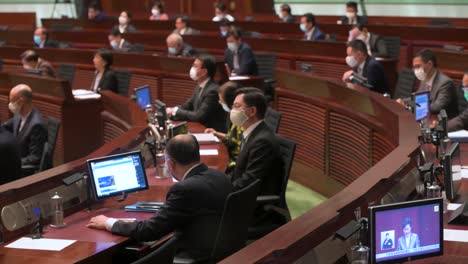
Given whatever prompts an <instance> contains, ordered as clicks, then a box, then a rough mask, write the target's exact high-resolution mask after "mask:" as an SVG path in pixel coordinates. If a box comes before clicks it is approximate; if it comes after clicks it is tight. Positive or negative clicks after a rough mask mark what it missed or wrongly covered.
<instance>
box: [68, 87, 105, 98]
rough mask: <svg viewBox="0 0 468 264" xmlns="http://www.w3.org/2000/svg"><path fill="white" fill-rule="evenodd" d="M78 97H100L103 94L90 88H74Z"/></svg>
mask: <svg viewBox="0 0 468 264" xmlns="http://www.w3.org/2000/svg"><path fill="white" fill-rule="evenodd" d="M72 92H73V96H74V97H75V98H76V99H99V98H101V95H100V94H98V93H95V92H93V91H90V90H84V89H76V90H72Z"/></svg>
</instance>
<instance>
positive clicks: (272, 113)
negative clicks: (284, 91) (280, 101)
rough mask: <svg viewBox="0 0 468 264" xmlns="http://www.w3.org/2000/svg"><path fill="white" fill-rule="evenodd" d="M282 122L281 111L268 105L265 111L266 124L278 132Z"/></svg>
mask: <svg viewBox="0 0 468 264" xmlns="http://www.w3.org/2000/svg"><path fill="white" fill-rule="evenodd" d="M280 122H281V112H278V111H276V110H275V109H273V108H271V107H268V109H267V110H266V112H265V124H266V125H267V126H268V127H269V128H270V129H271V130H272V131H273V132H275V133H278V129H279V126H280Z"/></svg>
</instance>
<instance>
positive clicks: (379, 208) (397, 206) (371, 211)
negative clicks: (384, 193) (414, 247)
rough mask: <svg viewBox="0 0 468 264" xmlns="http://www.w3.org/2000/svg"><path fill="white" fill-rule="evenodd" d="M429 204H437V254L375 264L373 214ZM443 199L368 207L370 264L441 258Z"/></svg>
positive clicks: (442, 251) (426, 254) (442, 247)
mask: <svg viewBox="0 0 468 264" xmlns="http://www.w3.org/2000/svg"><path fill="white" fill-rule="evenodd" d="M429 204H439V225H440V228H439V229H440V234H439V240H440V241H439V244H440V250H439V251H438V252H431V253H425V254H422V255H416V256H411V257H402V258H395V259H390V260H384V261H379V262H376V259H375V252H376V246H377V243H376V241H375V214H376V213H378V212H384V211H389V210H395V209H404V208H410V207H417V206H423V205H429ZM443 211H444V210H443V199H442V198H440V197H439V198H430V199H424V200H416V201H408V202H401V203H393V204H386V205H378V206H372V207H369V230H370V232H369V235H370V240H369V241H370V242H371V243H370V254H371V255H370V259H371V263H375V264H377V263H378V264H383V263H396V262H399V261H409V260H416V259H422V258H429V257H434V256H441V255H443V254H444V219H443V214H444V213H443Z"/></svg>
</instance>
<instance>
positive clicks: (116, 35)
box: [108, 28, 132, 51]
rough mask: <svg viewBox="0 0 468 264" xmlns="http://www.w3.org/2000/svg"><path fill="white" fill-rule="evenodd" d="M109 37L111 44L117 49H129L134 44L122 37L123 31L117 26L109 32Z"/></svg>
mask: <svg viewBox="0 0 468 264" xmlns="http://www.w3.org/2000/svg"><path fill="white" fill-rule="evenodd" d="M108 39H109V44H110V46H111V47H112V49H113V50H115V51H128V50H129V49H130V47H131V46H132V44H130V42H128V41H126V40H125V39H124V38H122V33H120V30H118V29H116V28H114V29H112V31H111V32H110V33H109V36H108Z"/></svg>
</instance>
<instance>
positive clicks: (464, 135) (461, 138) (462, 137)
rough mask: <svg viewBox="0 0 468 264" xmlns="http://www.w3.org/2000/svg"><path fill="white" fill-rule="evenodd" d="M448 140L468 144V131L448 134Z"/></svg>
mask: <svg viewBox="0 0 468 264" xmlns="http://www.w3.org/2000/svg"><path fill="white" fill-rule="evenodd" d="M448 138H450V139H451V140H452V141H454V142H468V130H458V131H454V132H449V133H448Z"/></svg>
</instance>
